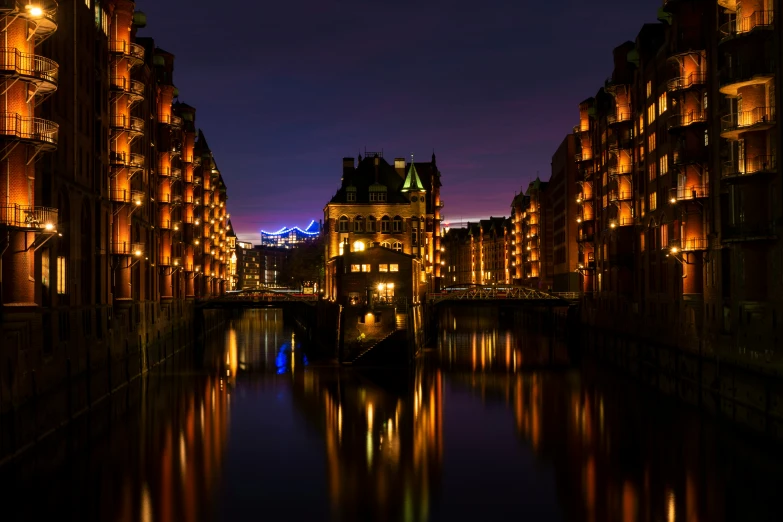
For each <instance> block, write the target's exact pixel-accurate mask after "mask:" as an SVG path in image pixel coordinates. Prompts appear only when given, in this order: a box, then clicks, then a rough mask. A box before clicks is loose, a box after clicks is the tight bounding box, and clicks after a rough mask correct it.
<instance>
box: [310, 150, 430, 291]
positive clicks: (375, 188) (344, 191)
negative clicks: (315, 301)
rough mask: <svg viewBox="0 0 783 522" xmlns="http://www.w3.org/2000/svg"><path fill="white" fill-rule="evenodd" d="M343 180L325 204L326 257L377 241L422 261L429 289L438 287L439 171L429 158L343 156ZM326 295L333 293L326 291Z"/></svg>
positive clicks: (355, 249)
mask: <svg viewBox="0 0 783 522" xmlns="http://www.w3.org/2000/svg"><path fill="white" fill-rule="evenodd" d="M341 181H342V183H341V186H340V188H339V189H338V190H337V193H336V194H335V195H334V196H333V197H332V199H331V200H330V201H329V203H327V204H326V207H325V208H324V226H323V234H324V248H325V259H326V260H327V261H328V260H331V259H332V258H334V257H337V256H341V255H343V254H344V253H345V252H355V251H362V250H366V249H368V248H370V247H372V246H380V247H383V248H388V249H390V250H394V251H397V252H403V253H405V254H409V255H412V256H414V257H415V258H417V259H419V260H421V262H422V263H423V266H424V274H425V279H426V281H425V282H427V283H428V284H429V288H439V287H440V277H441V232H440V230H441V214H440V212H441V209H442V207H443V203H442V201H441V199H440V186H441V183H440V172H439V171H438V168H437V166H436V164H435V155H434V154H433V155H432V160H431V161H430V162H422V163H406V161H405V159H403V158H396V159H395V160H394V164H393V165H391V164H389V163H387V162H386V160H385V159H384V158H383V154H382V153H367V156H366V157H365V158H364V159H362V158H361V156H360V157H359V161H358V163H356V162H355V160H354V159H353V158H343V171H342V179H341ZM326 297H327V298H329V297H333V296H330V295H327V296H326Z"/></svg>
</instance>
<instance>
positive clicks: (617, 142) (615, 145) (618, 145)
mask: <svg viewBox="0 0 783 522" xmlns="http://www.w3.org/2000/svg"><path fill="white" fill-rule="evenodd" d="M606 146H607V149H608V150H609V152H611V153H612V154H617V153H619V152H620V151H621V150H628V149H631V148H633V141H632V140H631V139H630V138H619V137H618V136H609V139H608V140H607V144H606Z"/></svg>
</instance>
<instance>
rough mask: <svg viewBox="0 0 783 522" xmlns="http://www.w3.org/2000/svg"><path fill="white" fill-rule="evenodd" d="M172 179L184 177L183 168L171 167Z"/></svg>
mask: <svg viewBox="0 0 783 522" xmlns="http://www.w3.org/2000/svg"><path fill="white" fill-rule="evenodd" d="M171 177H172V179H182V169H179V168H176V167H172V168H171Z"/></svg>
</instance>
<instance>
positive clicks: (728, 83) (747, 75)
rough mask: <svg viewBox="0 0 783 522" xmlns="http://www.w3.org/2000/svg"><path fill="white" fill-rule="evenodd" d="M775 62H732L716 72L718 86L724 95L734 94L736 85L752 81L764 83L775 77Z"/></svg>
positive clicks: (760, 60) (761, 60)
mask: <svg viewBox="0 0 783 522" xmlns="http://www.w3.org/2000/svg"><path fill="white" fill-rule="evenodd" d="M775 67H776V62H775V60H763V59H759V60H754V61H745V62H736V61H735V62H734V63H732V64H730V65H726V66H725V67H722V68H721V69H720V71H718V85H719V86H720V88H721V92H723V93H724V94H736V88H734V89H733V88H731V87H732V86H733V85H736V84H747V83H749V82H752V81H753V80H754V79H755V80H757V81H758V82H764V81H766V80H767V79H768V78H771V77H773V76H774V75H775Z"/></svg>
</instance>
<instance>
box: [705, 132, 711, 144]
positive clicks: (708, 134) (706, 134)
mask: <svg viewBox="0 0 783 522" xmlns="http://www.w3.org/2000/svg"><path fill="white" fill-rule="evenodd" d="M709 144H710V132H709V131H708V130H707V129H705V130H704V145H709Z"/></svg>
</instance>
